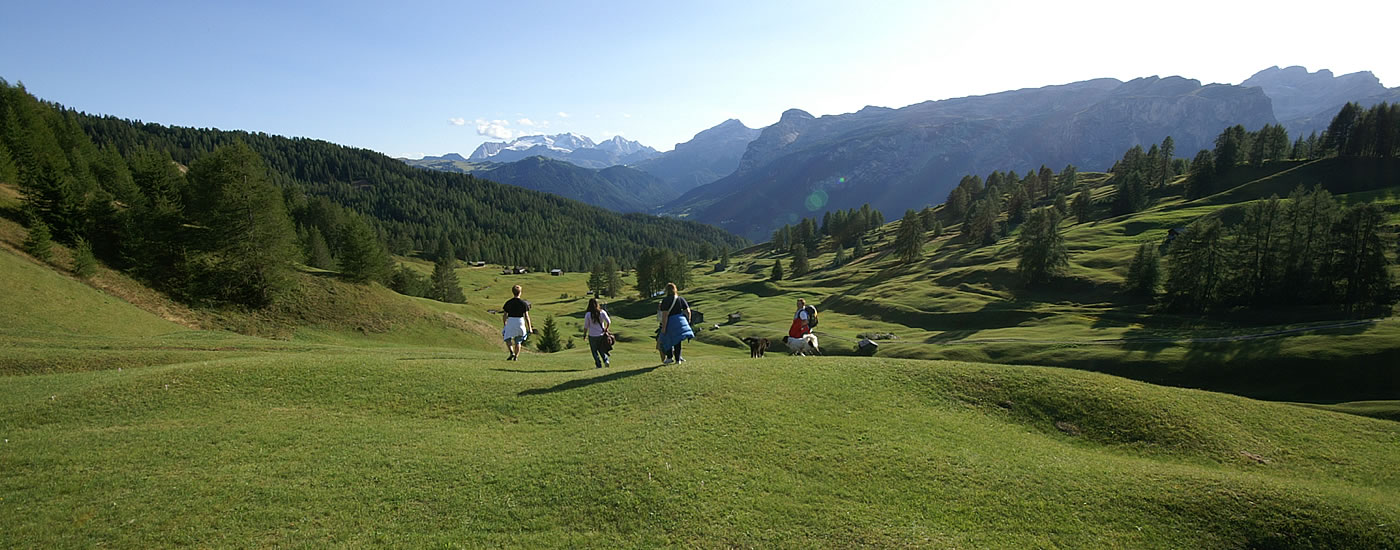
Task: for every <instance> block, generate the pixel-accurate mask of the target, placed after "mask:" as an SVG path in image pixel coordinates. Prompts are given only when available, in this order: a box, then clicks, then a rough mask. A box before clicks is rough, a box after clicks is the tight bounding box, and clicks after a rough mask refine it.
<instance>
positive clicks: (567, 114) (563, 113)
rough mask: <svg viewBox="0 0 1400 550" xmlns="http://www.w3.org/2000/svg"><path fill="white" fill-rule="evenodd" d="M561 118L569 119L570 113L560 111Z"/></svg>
mask: <svg viewBox="0 0 1400 550" xmlns="http://www.w3.org/2000/svg"><path fill="white" fill-rule="evenodd" d="M559 118H569V113H566V112H564V111H559Z"/></svg>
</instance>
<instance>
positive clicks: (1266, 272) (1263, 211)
mask: <svg viewBox="0 0 1400 550" xmlns="http://www.w3.org/2000/svg"><path fill="white" fill-rule="evenodd" d="M1285 214H1286V212H1285V208H1284V206H1283V204H1282V201H1280V200H1279V198H1278V196H1277V195H1275V196H1273V197H1271V198H1269V199H1268V200H1262V201H1255V202H1252V203H1250V204H1249V205H1248V206H1246V207H1245V213H1244V223H1242V224H1240V225H1239V227H1238V230H1237V231H1236V234H1235V242H1234V249H1235V251H1236V253H1237V260H1236V262H1235V265H1236V266H1237V267H1238V269H1237V270H1236V277H1235V282H1234V285H1233V286H1234V288H1233V289H1231V290H1232V291H1233V293H1234V294H1235V295H1236V296H1239V297H1241V298H1247V299H1250V300H1253V302H1254V303H1255V304H1257V305H1266V304H1268V303H1270V302H1272V301H1273V297H1275V296H1277V295H1278V294H1279V292H1280V291H1282V290H1283V279H1284V271H1285V265H1286V262H1285V260H1284V258H1283V255H1284V253H1285V250H1286V249H1285V246H1284V245H1283V243H1284V240H1285V239H1286V238H1287V224H1286V222H1285V220H1284V218H1285Z"/></svg>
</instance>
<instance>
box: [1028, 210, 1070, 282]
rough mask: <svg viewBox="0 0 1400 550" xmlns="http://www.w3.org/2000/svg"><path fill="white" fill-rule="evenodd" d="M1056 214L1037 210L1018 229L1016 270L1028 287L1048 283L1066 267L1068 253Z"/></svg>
mask: <svg viewBox="0 0 1400 550" xmlns="http://www.w3.org/2000/svg"><path fill="white" fill-rule="evenodd" d="M1059 226H1060V215H1059V213H1057V212H1055V209H1053V208H1037V209H1035V210H1034V211H1032V212H1031V214H1030V215H1029V216H1027V217H1026V223H1025V225H1023V226H1022V227H1021V235H1020V237H1019V239H1018V247H1019V249H1020V252H1021V259H1020V262H1018V263H1017V264H1016V270H1017V271H1019V272H1020V273H1021V277H1022V278H1023V279H1025V280H1026V282H1027V283H1029V284H1037V283H1043V282H1046V281H1049V280H1050V279H1051V278H1053V277H1055V276H1058V275H1060V274H1061V273H1063V272H1064V270H1065V269H1066V268H1068V267H1069V253H1068V251H1067V250H1066V249H1065V239H1064V235H1061V234H1060V227H1059Z"/></svg>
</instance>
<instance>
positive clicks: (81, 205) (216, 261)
mask: <svg viewBox="0 0 1400 550" xmlns="http://www.w3.org/2000/svg"><path fill="white" fill-rule="evenodd" d="M99 143H100V144H101V145H100V146H99ZM259 149H261V152H260V151H259ZM269 161H271V162H269ZM269 164H272V165H273V166H269ZM185 166H188V169H186V168H185ZM0 181H7V182H15V183H16V184H17V185H18V186H19V188H20V189H21V191H22V192H23V194H24V196H25V204H24V211H25V213H26V215H25V217H26V218H27V219H26V220H23V221H25V222H26V223H28V224H29V225H30V226H31V228H33V230H34V231H37V232H39V233H41V234H42V233H48V234H50V235H52V238H53V239H55V240H57V241H59V242H61V243H64V244H68V245H73V246H75V248H76V249H79V250H83V251H84V253H87V251H91V252H92V253H93V254H95V256H96V257H97V258H100V259H101V260H102V261H104V262H106V263H107V264H108V265H110V266H112V267H114V268H116V269H122V270H126V271H128V272H130V273H132V274H133V275H135V276H137V277H139V278H141V279H143V280H145V281H146V282H148V283H149V284H151V285H152V286H154V287H156V288H159V289H161V290H165V291H167V292H170V293H171V294H172V295H174V296H176V297H177V298H180V299H182V300H185V301H187V302H209V303H235V304H244V305H250V306H259V305H265V304H268V303H270V302H272V301H273V300H275V299H276V298H277V296H279V295H280V294H282V293H283V292H285V291H287V290H288V289H289V287H290V284H291V271H290V268H291V264H292V263H294V262H304V263H306V264H307V265H309V266H312V267H317V268H322V269H328V270H336V271H339V272H340V273H341V275H342V276H344V277H345V278H347V279H349V280H352V281H356V282H367V281H382V282H388V283H390V284H391V285H392V286H395V288H398V289H401V290H402V291H405V292H406V293H409V294H415V295H430V296H433V297H438V298H439V299H447V300H449V301H459V299H454V298H455V296H454V295H452V294H451V293H450V292H448V291H447V290H445V287H443V283H442V279H443V278H444V277H445V275H442V276H439V275H435V276H434V278H433V280H432V281H428V282H427V283H424V284H419V281H418V280H416V279H414V278H413V275H415V274H413V273H411V271H409V270H407V269H405V268H400V269H397V270H394V269H392V265H391V263H390V261H389V250H388V248H389V247H390V246H392V247H393V248H394V249H395V252H398V253H408V252H411V251H413V250H417V249H423V248H428V247H429V246H433V245H442V244H443V243H446V246H447V247H448V248H447V250H446V255H444V251H443V250H442V249H441V246H439V250H438V254H437V255H436V258H437V259H438V263H439V264H443V263H444V262H445V261H446V260H444V258H446V257H449V256H450V257H451V258H452V259H453V261H455V260H456V258H458V257H462V256H463V255H467V254H471V255H473V256H477V257H481V258H482V259H488V260H492V261H499V262H502V263H511V264H521V265H529V266H533V267H537V268H542V267H543V266H546V265H549V266H553V267H561V266H562V267H563V268H565V269H582V268H584V267H586V266H585V265H584V262H585V261H592V260H593V259H596V257H598V256H599V254H598V253H596V250H599V249H601V250H614V251H616V252H617V257H621V258H626V260H625V261H631V260H632V259H634V258H635V257H636V256H637V255H639V254H640V253H641V250H643V249H644V247H645V245H646V244H649V243H664V244H666V245H668V246H672V247H677V248H679V249H680V250H683V251H688V250H690V249H692V248H693V249H695V250H698V251H700V252H701V253H702V255H713V251H714V250H715V249H716V247H715V244H716V243H717V244H719V248H723V249H725V250H727V249H728V246H729V245H732V244H733V245H737V244H743V240H742V239H740V238H738V237H735V236H732V235H729V234H727V233H724V232H723V231H721V230H718V229H715V228H712V227H708V226H703V225H699V224H694V223H688V222H681V221H678V220H666V219H661V218H653V217H649V216H642V215H627V216H622V215H617V214H613V213H610V212H606V211H603V210H601V209H597V208H594V207H591V206H587V205H584V204H582V203H576V202H573V201H568V200H565V199H560V198H557V197H553V196H549V195H546V194H542V193H535V192H531V191H527V190H524V189H518V188H513V187H508V186H504V185H498V184H494V183H491V182H487V181H484V180H477V179H475V178H471V177H470V176H465V175H451V174H443V173H438V172H430V171H424V170H418V169H415V168H411V167H408V166H405V165H402V163H400V162H398V161H394V160H393V159H389V158H388V157H385V156H383V155H379V154H377V153H372V152H369V151H365V150H357V149H350V148H346V147H340V146H335V145H332V144H329V143H326V142H321V141H314V140H305V139H288V138H281V137H275V136H268V135H266V134H249V133H245V132H221V131H217V130H201V129H191V128H169V127H164V126H159V125H154V124H141V123H139V122H133V121H125V120H119V119H115V118H111V117H93V116H89V115H85V114H82V113H78V112H75V111H72V110H67V109H64V108H62V107H60V106H58V105H55V104H52V103H47V102H43V101H40V100H38V99H36V98H34V97H33V96H32V95H30V94H28V92H26V91H25V90H24V88H23V87H22V86H20V85H15V86H11V85H10V84H9V83H7V82H4V81H3V80H0ZM346 205H349V206H348V207H347V206H346ZM360 212H369V213H371V214H373V216H374V217H371V216H366V215H364V214H361V213H360ZM546 220H548V221H546ZM41 228H42V229H41ZM453 235H457V236H459V238H460V239H462V240H460V241H453V240H452V236H453ZM711 241H714V242H713V243H712V242H711ZM452 242H458V243H461V242H466V243H467V244H465V245H459V246H453V245H452V244H451V243H452ZM425 243H427V246H425V245H424V244H425ZM493 253H499V254H500V255H499V256H496V257H492V256H491V254H493ZM478 255H484V256H478ZM84 270H85V271H86V270H87V268H86V267H85V269H84ZM448 271H449V272H450V270H448ZM453 277H455V275H453ZM434 287H437V288H438V289H439V290H437V291H433V290H432V289H433V288H434ZM457 294H460V290H458V291H457Z"/></svg>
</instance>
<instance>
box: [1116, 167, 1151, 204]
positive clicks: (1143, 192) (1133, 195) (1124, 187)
mask: <svg viewBox="0 0 1400 550" xmlns="http://www.w3.org/2000/svg"><path fill="white" fill-rule="evenodd" d="M1113 179H1114V180H1115V183H1116V185H1115V187H1114V189H1115V191H1116V193H1115V194H1114V196H1113V208H1114V211H1115V212H1117V213H1119V214H1131V213H1133V212H1138V211H1140V210H1142V209H1143V208H1146V207H1147V203H1148V197H1147V183H1146V179H1145V178H1144V176H1143V175H1142V172H1140V171H1137V170H1133V171H1131V172H1128V173H1127V174H1124V175H1123V176H1122V177H1119V176H1118V175H1117V174H1115V175H1114V176H1113Z"/></svg>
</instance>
